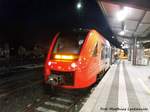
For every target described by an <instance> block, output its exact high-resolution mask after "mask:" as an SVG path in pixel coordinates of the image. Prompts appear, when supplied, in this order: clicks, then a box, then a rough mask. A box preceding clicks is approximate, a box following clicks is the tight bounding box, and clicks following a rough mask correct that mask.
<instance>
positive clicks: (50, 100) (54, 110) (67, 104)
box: [23, 89, 90, 112]
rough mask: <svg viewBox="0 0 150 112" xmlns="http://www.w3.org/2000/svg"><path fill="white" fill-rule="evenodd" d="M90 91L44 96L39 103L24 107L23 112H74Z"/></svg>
mask: <svg viewBox="0 0 150 112" xmlns="http://www.w3.org/2000/svg"><path fill="white" fill-rule="evenodd" d="M89 92H90V91H89V90H87V91H86V92H85V91H80V90H76V91H75V90H74V91H73V90H62V89H58V90H56V91H55V92H54V93H51V94H49V95H46V96H44V97H42V98H41V99H40V101H39V102H35V103H34V104H32V105H30V106H29V107H26V108H25V109H24V110H23V112H75V110H76V108H75V107H76V105H77V104H78V103H79V101H81V99H83V98H85V96H87V94H88V93H89Z"/></svg>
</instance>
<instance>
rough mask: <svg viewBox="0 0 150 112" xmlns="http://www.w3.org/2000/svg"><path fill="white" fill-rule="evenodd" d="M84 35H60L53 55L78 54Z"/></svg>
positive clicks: (75, 33) (74, 33) (73, 33)
mask: <svg viewBox="0 0 150 112" xmlns="http://www.w3.org/2000/svg"><path fill="white" fill-rule="evenodd" d="M85 37H86V33H79V32H78V33H77V32H72V33H61V34H60V35H59V36H58V38H57V41H56V44H55V46H54V50H53V53H71V54H79V52H80V49H81V47H82V45H83V42H84V39H85Z"/></svg>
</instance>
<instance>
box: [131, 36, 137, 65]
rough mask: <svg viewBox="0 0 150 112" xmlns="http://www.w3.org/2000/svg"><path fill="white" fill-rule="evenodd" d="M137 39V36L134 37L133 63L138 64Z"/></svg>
mask: <svg viewBox="0 0 150 112" xmlns="http://www.w3.org/2000/svg"><path fill="white" fill-rule="evenodd" d="M136 41H137V38H136V37H134V41H133V43H134V44H133V57H132V58H133V60H132V64H133V65H136V55H137V47H136Z"/></svg>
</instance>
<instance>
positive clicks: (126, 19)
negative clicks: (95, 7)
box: [98, 0, 150, 43]
mask: <svg viewBox="0 0 150 112" xmlns="http://www.w3.org/2000/svg"><path fill="white" fill-rule="evenodd" d="M98 4H99V6H100V7H101V9H102V11H103V13H104V15H105V17H106V19H107V22H108V24H109V26H110V28H111V30H112V31H113V32H114V35H115V37H117V39H118V40H119V41H121V42H123V41H124V42H127V43H130V42H132V41H131V40H133V38H134V37H136V38H137V40H139V41H142V42H145V43H147V42H150V1H149V0H98Z"/></svg>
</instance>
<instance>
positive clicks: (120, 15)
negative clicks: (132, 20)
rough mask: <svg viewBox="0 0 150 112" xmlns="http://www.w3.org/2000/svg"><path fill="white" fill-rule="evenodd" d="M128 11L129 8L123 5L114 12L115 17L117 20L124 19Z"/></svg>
mask: <svg viewBox="0 0 150 112" xmlns="http://www.w3.org/2000/svg"><path fill="white" fill-rule="evenodd" d="M128 13H129V8H128V7H124V8H123V9H122V10H120V11H118V12H117V14H116V17H117V19H118V21H123V20H125V19H126V17H127V15H128Z"/></svg>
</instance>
